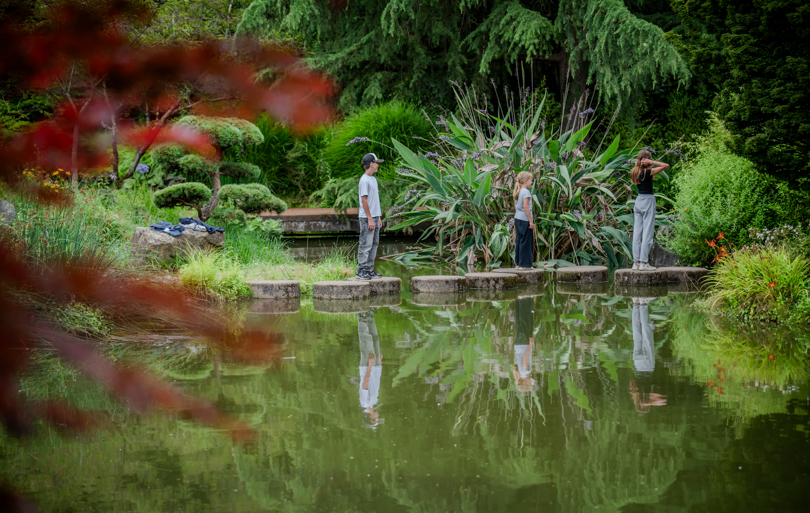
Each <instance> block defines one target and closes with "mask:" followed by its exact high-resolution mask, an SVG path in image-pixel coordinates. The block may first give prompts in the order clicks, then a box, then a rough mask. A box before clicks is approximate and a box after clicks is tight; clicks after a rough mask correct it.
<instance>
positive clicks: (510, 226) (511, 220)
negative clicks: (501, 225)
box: [509, 217, 515, 228]
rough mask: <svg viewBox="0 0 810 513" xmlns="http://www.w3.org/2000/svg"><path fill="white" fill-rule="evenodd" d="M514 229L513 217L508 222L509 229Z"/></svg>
mask: <svg viewBox="0 0 810 513" xmlns="http://www.w3.org/2000/svg"><path fill="white" fill-rule="evenodd" d="M514 227H515V218H514V217H513V218H511V219H510V220H509V228H514Z"/></svg>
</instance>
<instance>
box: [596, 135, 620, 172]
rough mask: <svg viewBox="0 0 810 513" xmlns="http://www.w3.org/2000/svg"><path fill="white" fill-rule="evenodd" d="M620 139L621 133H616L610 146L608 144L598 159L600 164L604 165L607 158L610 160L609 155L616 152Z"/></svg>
mask: <svg viewBox="0 0 810 513" xmlns="http://www.w3.org/2000/svg"><path fill="white" fill-rule="evenodd" d="M620 140H621V135H617V136H616V138H615V139H613V142H612V143H610V146H608V149H607V150H605V153H603V154H602V157H601V158H600V159H599V163H600V164H602V165H603V166H604V165H605V163H606V162H607V161H608V160H610V157H612V156H613V155H614V154H615V153H616V150H618V149H619V141H620Z"/></svg>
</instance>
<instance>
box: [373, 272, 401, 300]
mask: <svg viewBox="0 0 810 513" xmlns="http://www.w3.org/2000/svg"><path fill="white" fill-rule="evenodd" d="M368 284H369V286H370V287H371V294H372V295H374V294H377V295H387V294H399V291H400V289H401V287H402V280H400V279H399V278H389V277H387V276H385V277H383V278H374V279H373V280H369V282H368Z"/></svg>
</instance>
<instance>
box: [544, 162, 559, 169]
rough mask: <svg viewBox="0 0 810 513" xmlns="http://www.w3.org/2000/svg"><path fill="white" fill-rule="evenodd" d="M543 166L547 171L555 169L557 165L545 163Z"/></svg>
mask: <svg viewBox="0 0 810 513" xmlns="http://www.w3.org/2000/svg"><path fill="white" fill-rule="evenodd" d="M544 165H545V166H546V167H547V168H549V169H557V163H556V162H546V163H545V164H544Z"/></svg>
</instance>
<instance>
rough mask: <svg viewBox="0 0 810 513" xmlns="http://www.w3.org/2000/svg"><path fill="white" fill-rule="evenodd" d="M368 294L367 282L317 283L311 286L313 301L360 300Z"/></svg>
mask: <svg viewBox="0 0 810 513" xmlns="http://www.w3.org/2000/svg"><path fill="white" fill-rule="evenodd" d="M370 294H371V286H370V285H369V283H368V281H360V280H358V281H319V282H315V284H314V285H313V286H312V297H313V298H314V299H360V298H365V297H368V296H369V295H370Z"/></svg>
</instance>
